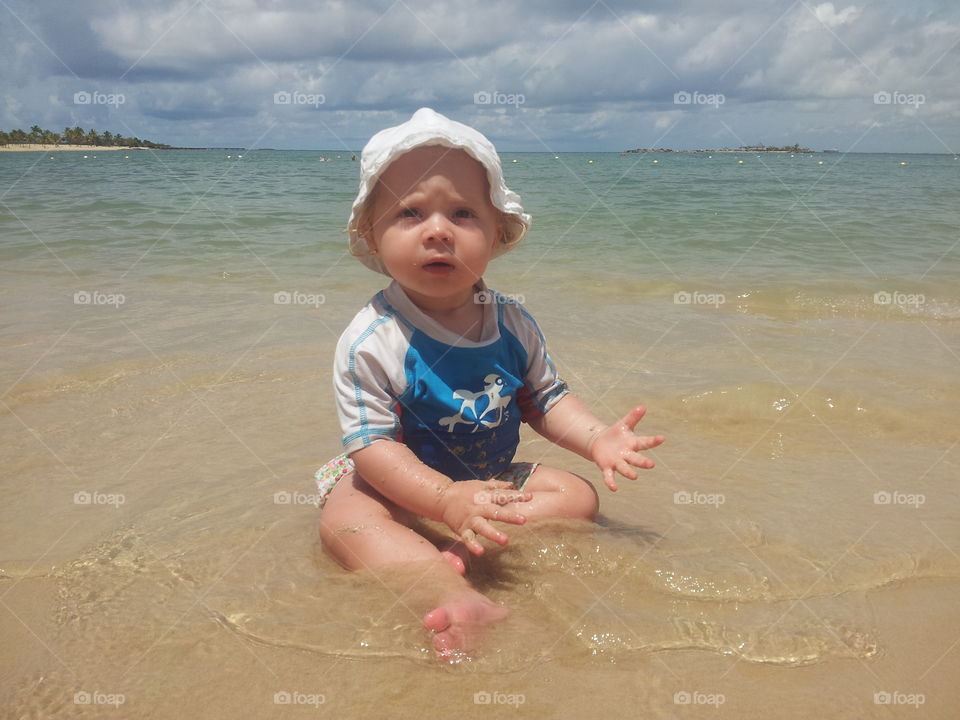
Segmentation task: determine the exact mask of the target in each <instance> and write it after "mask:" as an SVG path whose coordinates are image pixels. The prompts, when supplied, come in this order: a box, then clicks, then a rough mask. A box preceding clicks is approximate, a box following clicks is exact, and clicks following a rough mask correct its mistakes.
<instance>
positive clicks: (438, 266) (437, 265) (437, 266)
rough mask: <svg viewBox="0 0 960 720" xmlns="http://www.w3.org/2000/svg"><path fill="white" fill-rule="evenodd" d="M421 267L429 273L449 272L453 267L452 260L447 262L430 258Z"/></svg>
mask: <svg viewBox="0 0 960 720" xmlns="http://www.w3.org/2000/svg"><path fill="white" fill-rule="evenodd" d="M423 269H424V270H426V271H427V272H431V273H446V272H451V271H452V270H453V269H454V265H453V263H452V262H447V261H446V260H431V261H430V262H428V263H424V264H423Z"/></svg>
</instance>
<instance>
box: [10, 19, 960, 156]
mask: <svg viewBox="0 0 960 720" xmlns="http://www.w3.org/2000/svg"><path fill="white" fill-rule="evenodd" d="M11 10H13V11H16V12H17V14H18V15H19V16H20V17H21V18H22V19H23V20H24V22H25V23H27V24H28V26H29V27H30V29H31V31H32V32H31V33H27V32H25V31H24V29H23V27H22V26H21V25H20V24H19V22H18V21H16V20H11V19H10V18H11V16H10V15H9V13H10V12H11ZM4 13H8V17H7V18H4V22H0V62H3V63H4V67H6V68H8V69H9V71H8V72H7V73H6V74H5V76H4V78H3V79H2V80H0V93H2V94H4V95H5V96H8V97H9V98H11V99H13V100H15V101H16V102H7V103H6V104H5V106H4V108H3V111H2V115H0V117H2V118H3V123H4V125H5V126H7V127H9V126H12V125H14V124H17V123H18V124H21V125H25V126H27V127H29V126H30V125H32V124H34V123H35V122H39V123H40V124H41V125H42V124H44V123H47V124H48V125H50V126H51V127H58V126H59V127H62V126H63V125H64V124H68V123H69V124H82V125H90V124H97V123H100V122H102V121H103V119H104V118H103V117H102V116H100V115H97V114H95V112H94V110H95V109H93V108H83V107H77V106H74V105H72V103H69V102H67V101H66V100H64V98H70V97H72V94H73V93H74V92H76V91H78V90H89V89H92V88H98V89H100V90H102V91H108V92H124V93H125V94H126V95H127V96H128V97H129V98H130V100H129V102H128V103H127V104H126V106H125V107H124V108H123V115H122V117H123V120H124V122H125V123H127V124H128V125H129V126H130V127H131V128H133V129H134V130H135V131H137V132H139V134H141V135H143V136H147V137H151V138H152V139H157V140H163V141H168V142H175V143H181V144H214V143H217V142H222V143H225V144H231V143H234V144H235V143H236V142H237V138H241V137H243V138H249V137H257V136H258V135H259V134H261V133H262V132H263V130H264V129H265V127H266V128H269V127H276V128H277V130H275V133H276V137H277V138H283V142H285V143H289V144H300V145H301V146H306V145H308V144H310V145H311V146H316V145H315V143H316V142H318V140H317V137H318V135H317V130H316V128H317V127H318V126H320V123H318V120H319V119H322V120H323V123H325V124H326V125H327V126H329V128H330V133H334V134H335V135H336V136H337V137H343V138H345V140H344V142H356V143H357V144H358V145H361V144H362V142H363V141H364V140H365V139H366V138H367V137H369V135H370V134H371V133H372V132H373V131H375V130H376V129H378V128H379V127H380V126H382V125H384V124H387V123H390V122H395V121H397V120H399V119H401V118H402V117H404V116H405V115H406V114H408V113H409V112H411V111H412V110H414V109H416V107H417V106H419V105H422V104H432V105H434V106H436V107H437V108H438V109H439V110H441V111H442V112H447V113H450V114H452V115H455V116H457V117H459V118H462V119H468V120H469V119H472V120H476V121H477V122H478V123H481V124H484V125H485V126H487V127H489V128H490V130H491V132H494V133H495V134H498V136H499V137H501V138H505V140H506V142H507V143H508V145H509V144H510V143H514V144H515V145H516V146H518V147H527V148H530V149H543V144H542V143H543V142H546V143H547V144H548V145H551V146H556V147H557V148H558V149H560V148H561V147H568V146H571V145H576V144H577V143H580V144H581V145H584V146H586V145H590V146H604V147H609V148H610V149H620V148H622V147H636V146H637V145H643V144H647V143H652V142H654V141H655V140H656V138H657V137H658V136H659V135H660V134H662V133H663V131H664V130H666V129H667V128H669V127H671V123H672V122H674V121H675V120H677V119H679V122H678V123H677V126H676V128H675V129H673V130H671V131H670V137H669V140H670V143H671V144H672V145H673V146H674V147H683V146H688V147H698V146H703V145H705V144H707V143H706V142H705V138H711V137H714V136H716V135H717V133H720V134H721V135H722V134H723V133H727V134H729V133H728V131H725V130H724V127H723V125H722V124H721V122H720V121H721V120H722V121H723V122H724V123H726V124H727V125H728V126H730V127H738V128H745V129H744V130H743V132H744V133H745V134H747V133H750V134H751V137H749V138H746V139H747V140H749V141H760V140H763V139H764V138H760V137H754V136H752V134H754V133H757V134H759V133H760V132H762V133H763V134H764V135H765V136H767V139H769V140H770V141H771V142H772V141H773V140H772V139H773V138H774V136H781V135H790V136H792V139H793V140H795V141H797V142H801V143H806V144H809V145H811V146H816V145H818V143H819V144H820V145H829V146H842V144H843V139H844V138H847V139H849V141H850V142H853V141H855V140H856V139H857V137H859V134H858V133H857V131H856V128H858V127H859V126H860V125H861V124H862V123H864V122H871V121H872V119H873V118H877V119H878V120H879V121H882V122H884V123H887V122H889V121H890V120H891V115H892V114H896V116H897V117H898V118H899V120H898V122H901V123H912V124H913V126H914V127H915V128H916V130H917V132H916V134H915V137H916V142H917V143H918V148H919V147H920V145H921V144H922V145H923V147H926V148H929V149H931V150H940V149H942V145H941V144H940V143H939V142H937V141H934V140H933V138H932V137H931V134H930V131H928V130H927V129H926V128H925V127H924V125H926V126H928V127H929V128H931V129H932V130H933V132H935V133H936V135H937V137H939V138H941V139H944V140H945V141H946V142H948V143H949V144H956V145H958V146H960V128H958V127H957V123H956V113H957V107H958V105H960V87H958V83H956V80H955V78H956V77H957V76H958V75H960V72H958V71H960V67H958V66H960V47H958V45H957V44H956V39H957V37H960V8H958V7H957V6H956V4H955V3H953V2H952V0H929V2H928V3H927V5H925V7H924V9H923V10H920V9H917V8H914V7H913V6H912V5H910V4H907V3H906V2H900V0H874V1H873V2H871V3H864V4H857V5H852V4H844V3H843V2H836V3H832V2H823V3H819V4H813V3H794V2H793V0H774V1H773V2H770V3H762V4H758V3H746V2H743V1H742V0H711V1H707V0H676V1H675V2H670V3H658V4H646V5H645V6H644V8H643V9H642V10H641V9H638V8H636V7H635V5H634V4H633V3H632V2H628V1H627V0H607V2H605V3H598V4H596V5H593V6H590V5H589V4H583V3H574V2H566V1H561V0H551V1H550V2H547V0H530V2H528V3H523V4H518V3H508V2H506V1H505V0H493V1H491V2H483V3H481V2H477V1H476V0H474V1H473V2H469V1H468V2H453V1H452V0H436V1H435V2H426V1H424V2H419V1H418V0H405V1H404V2H392V0H357V1H356V2H351V3H346V2H339V1H328V2H315V1H314V0H285V1H284V0H273V1H271V2H265V1H264V0H204V2H203V3H199V4H197V3H195V2H194V0H180V1H178V2H174V3H172V4H158V3H155V2H152V1H148V0H117V2H116V3H110V4H106V3H101V2H97V1H96V0H74V2H67V1H66V0H50V2H47V3H41V4H33V3H29V2H28V0H7V4H6V5H5V6H2V7H0V15H3V14H4ZM8 20H9V22H8ZM34 34H35V35H36V37H37V38H40V40H39V41H38V40H37V39H36V38H35V37H34ZM41 41H42V42H41ZM61 61H62V62H61ZM65 66H66V67H65ZM74 74H75V75H77V76H78V77H76V78H75V77H73V75H74ZM883 89H886V90H888V91H894V90H899V91H902V92H922V93H924V94H925V95H926V96H927V98H928V102H927V103H926V104H924V105H923V106H922V107H919V108H914V110H913V116H912V117H911V116H910V115H907V114H904V113H902V112H899V109H894V113H890V112H887V110H889V108H878V107H877V106H875V105H874V104H873V102H872V98H873V93H875V92H877V91H878V90H883ZM280 90H287V91H300V92H304V93H318V94H323V95H324V97H325V103H324V105H323V107H322V108H320V109H319V110H318V109H317V108H311V109H309V110H308V109H306V108H290V107H277V106H275V105H274V103H273V94H274V93H275V92H277V91H280ZM480 90H487V91H494V90H496V91H500V92H504V93H522V94H523V95H524V96H525V99H526V102H525V104H524V105H523V107H522V108H512V109H511V108H498V109H496V110H494V109H491V108H478V107H476V106H474V105H473V102H472V99H473V94H474V93H475V92H477V91H480ZM679 90H687V91H700V92H704V93H723V94H724V96H725V98H726V102H725V103H724V104H723V106H722V107H721V108H719V109H718V110H716V111H714V110H711V111H710V112H705V111H703V109H690V110H689V111H683V110H678V109H677V108H676V107H675V106H674V104H673V95H674V93H676V92H677V91H679ZM51 96H52V97H55V98H59V99H60V102H59V103H57V102H51V101H50V99H49V98H50V97H51ZM813 116H815V117H816V122H815V123H811V122H808V124H807V125H806V126H804V125H803V124H802V123H800V122H799V121H798V117H802V118H805V120H804V121H805V122H806V121H807V120H809V118H810V117H813ZM226 118H230V119H232V120H231V122H229V123H225V122H213V120H214V119H217V120H222V119H226ZM191 120H194V121H196V122H192V123H191V122H190V121H191ZM206 120H209V121H210V122H206ZM920 121H923V124H921V122H920ZM761 122H762V123H765V124H766V127H767V128H768V129H764V127H762V126H761V125H760V123H761ZM141 128H144V129H143V130H141ZM811 128H817V131H816V133H818V134H819V135H817V134H814V132H813V130H811ZM831 128H833V129H831ZM148 130H149V133H148ZM198 132H209V133H210V135H209V136H208V137H197V136H196V134H197V133H198ZM739 132H740V130H738V133H739ZM801 132H807V133H808V137H804V136H803V135H802V134H800V133H801ZM150 133H152V135H151V134H150ZM328 134H329V133H328ZM897 137H898V138H902V137H905V135H904V134H903V133H900V134H899V135H898V136H897ZM819 138H822V141H820V139H819ZM541 139H542V141H541ZM264 144H267V145H273V144H275V143H273V142H272V141H271V138H270V137H269V136H268V137H267V138H265V140H264ZM276 144H279V142H278V143H276ZM882 145H883V142H882V140H880V139H878V147H879V146H882ZM288 146H289V145H288ZM868 149H869V148H868Z"/></svg>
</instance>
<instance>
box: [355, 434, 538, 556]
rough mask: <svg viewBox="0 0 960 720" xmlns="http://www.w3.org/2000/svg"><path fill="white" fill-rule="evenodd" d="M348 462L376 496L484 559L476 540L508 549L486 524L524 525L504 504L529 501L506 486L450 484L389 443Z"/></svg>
mask: <svg viewBox="0 0 960 720" xmlns="http://www.w3.org/2000/svg"><path fill="white" fill-rule="evenodd" d="M350 458H351V459H352V460H353V463H354V466H355V467H356V470H357V472H358V473H359V474H360V476H361V477H362V478H363V479H364V480H365V481H366V482H367V483H368V484H369V485H371V486H372V487H373V488H374V489H376V490H377V492H379V493H381V494H382V495H383V496H384V497H387V498H389V499H390V500H392V501H393V502H395V503H396V504H397V505H399V506H400V507H403V508H406V509H407V510H410V511H411V512H413V513H416V514H417V515H421V516H423V517H426V518H429V519H430V520H435V521H437V522H442V523H444V524H446V525H447V526H448V527H449V528H450V529H451V530H453V532H455V533H456V534H457V537H459V538H460V539H461V540H462V541H463V542H464V544H465V545H466V546H467V548H468V549H469V550H470V552H472V553H474V554H475V555H481V554H483V545H481V544H480V542H479V540H478V538H477V535H482V536H483V537H485V538H487V539H489V540H493V541H494V542H495V543H498V544H500V545H506V544H507V536H506V534H505V533H503V532H500V531H499V530H497V529H496V528H495V527H494V526H493V525H492V524H491V523H490V521H491V520H497V521H499V522H508V523H512V524H514V525H522V524H523V523H524V522H526V518H524V516H523V515H521V514H520V513H518V512H517V511H516V510H513V509H510V507H509V506H508V505H507V503H512V502H514V501H520V502H527V501H529V500H531V499H532V498H533V495H532V494H531V493H529V492H521V491H518V490H514V488H513V486H512V485H511V484H510V483H508V482H500V481H486V482H484V481H480V480H462V481H459V482H454V481H453V480H451V479H450V478H449V477H447V476H446V475H444V474H443V473H440V472H437V471H436V470H433V469H432V468H430V467H428V466H427V465H425V464H423V463H422V462H421V461H420V460H419V459H418V458H417V456H416V455H414V454H413V452H412V451H411V450H410V448H408V447H407V446H406V445H404V444H403V443H400V442H396V441H393V440H378V441H377V442H374V443H372V444H371V445H368V446H366V447H364V448H361V449H360V450H357V451H356V452H354V453H352V454H351V455H350Z"/></svg>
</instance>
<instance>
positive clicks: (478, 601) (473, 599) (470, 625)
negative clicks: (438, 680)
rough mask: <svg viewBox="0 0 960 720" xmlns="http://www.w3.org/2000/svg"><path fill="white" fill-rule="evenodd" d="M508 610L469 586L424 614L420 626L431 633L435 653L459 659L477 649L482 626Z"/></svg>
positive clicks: (499, 618) (500, 617) (505, 614)
mask: <svg viewBox="0 0 960 720" xmlns="http://www.w3.org/2000/svg"><path fill="white" fill-rule="evenodd" d="M508 612H509V611H508V610H507V608H505V607H503V606H502V605H497V604H496V603H495V602H493V601H492V600H488V599H487V598H485V597H484V596H483V595H481V594H479V593H477V592H474V591H472V590H471V591H468V592H465V593H463V594H462V595H459V596H457V597H456V598H454V599H453V600H451V601H450V602H448V603H446V604H444V605H441V606H440V607H438V608H437V609H436V610H431V611H430V612H428V613H427V614H426V615H424V616H423V626H424V627H425V628H426V629H427V630H431V631H432V632H433V633H434V636H433V647H434V649H435V650H436V652H437V657H439V658H441V659H444V660H448V661H450V662H459V661H460V660H463V659H465V658H467V657H469V656H470V655H471V654H472V653H473V652H475V651H476V650H477V648H478V646H479V644H480V639H481V636H482V635H483V629H484V628H485V627H486V626H487V625H489V624H490V623H493V622H496V621H497V620H502V619H503V618H504V617H506V616H507V613H508Z"/></svg>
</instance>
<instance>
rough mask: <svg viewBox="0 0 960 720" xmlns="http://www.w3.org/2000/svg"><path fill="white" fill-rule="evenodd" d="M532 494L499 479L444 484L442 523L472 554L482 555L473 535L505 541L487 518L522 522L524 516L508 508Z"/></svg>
mask: <svg viewBox="0 0 960 720" xmlns="http://www.w3.org/2000/svg"><path fill="white" fill-rule="evenodd" d="M532 499H533V494H532V493H529V492H523V491H521V490H515V489H514V487H513V485H511V484H510V483H508V482H502V481H500V480H486V481H484V480H462V481H460V482H455V483H453V484H452V485H450V486H448V487H447V489H446V491H445V492H444V495H443V499H442V500H441V503H442V506H443V511H442V517H443V522H444V523H446V525H447V526H448V527H449V528H450V529H451V530H453V532H455V533H456V534H457V537H459V538H460V540H462V541H463V544H464V545H466V546H467V549H468V550H469V551H470V552H472V553H473V554H474V555H482V554H483V545H481V544H480V540H479V539H478V538H477V535H482V536H483V537H485V538H487V539H489V540H493V541H494V542H495V543H498V544H500V545H506V544H507V536H506V534H504V533H502V532H500V531H499V530H497V529H496V528H495V527H494V526H493V525H491V524H490V521H491V520H497V521H499V522H508V523H513V524H514V525H523V523H525V522H526V520H527V519H526V518H525V517H524V516H523V515H521V514H520V513H518V512H517V511H516V510H512V509H508V508H507V505H508V504H509V503H513V502H528V501H530V500H532Z"/></svg>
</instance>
